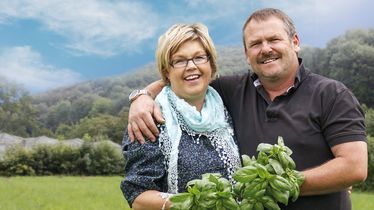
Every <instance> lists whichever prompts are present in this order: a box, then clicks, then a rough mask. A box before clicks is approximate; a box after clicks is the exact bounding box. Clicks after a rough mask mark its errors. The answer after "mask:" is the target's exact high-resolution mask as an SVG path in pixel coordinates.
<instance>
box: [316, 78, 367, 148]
mask: <svg viewBox="0 0 374 210" xmlns="http://www.w3.org/2000/svg"><path fill="white" fill-rule="evenodd" d="M338 85H340V84H339V83H338ZM330 98H331V99H332V100H331V102H330V104H328V105H327V107H326V109H325V110H324V112H323V116H324V117H323V123H322V129H323V132H324V136H325V137H326V139H327V141H328V143H329V145H330V146H331V147H332V146H334V145H337V144H340V143H344V142H349V141H366V134H365V124H364V114H363V111H362V109H361V107H360V104H359V102H358V101H357V99H356V98H355V96H354V95H353V94H352V92H351V91H349V89H347V88H346V87H345V86H344V85H341V87H339V88H337V92H336V94H335V95H333V96H330Z"/></svg>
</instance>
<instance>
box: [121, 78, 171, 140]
mask: <svg viewBox="0 0 374 210" xmlns="http://www.w3.org/2000/svg"><path fill="white" fill-rule="evenodd" d="M164 86H165V84H164V82H163V81H162V80H158V81H155V82H153V83H151V84H149V85H148V86H147V87H146V88H145V89H146V90H147V91H148V92H149V93H150V94H151V96H148V95H141V96H139V97H138V98H137V99H136V100H134V101H133V102H132V103H131V105H130V110H129V118H128V125H127V131H128V134H129V137H130V139H131V141H134V140H135V139H137V140H138V141H139V142H140V143H141V144H143V143H144V141H145V139H144V136H145V137H147V138H149V139H150V140H151V141H155V140H156V136H158V134H159V133H158V129H157V126H156V123H155V121H154V120H153V119H155V120H156V121H157V122H159V123H164V122H165V120H164V118H163V117H162V114H161V111H160V107H158V106H157V104H156V103H155V101H154V98H156V96H157V95H158V94H159V93H160V92H161V90H162V88H163V87H164ZM143 135H144V136H143Z"/></svg>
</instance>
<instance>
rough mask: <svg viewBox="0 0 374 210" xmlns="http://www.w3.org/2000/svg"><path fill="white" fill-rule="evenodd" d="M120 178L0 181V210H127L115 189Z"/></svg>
mask: <svg viewBox="0 0 374 210" xmlns="http://www.w3.org/2000/svg"><path fill="white" fill-rule="evenodd" d="M121 179H122V178H121V177H64V176H61V177H59V176H49V177H11V178H4V177H1V178H0V209H1V210H49V209H50V210H52V209H53V210H62V209H63V210H95V209H97V210H103V209H105V210H111V209H113V210H114V209H116V210H118V209H124V210H126V209H130V208H129V207H128V205H127V203H126V201H125V199H124V197H123V195H122V192H121V190H120V188H119V183H120V181H121Z"/></svg>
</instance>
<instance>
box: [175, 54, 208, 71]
mask: <svg viewBox="0 0 374 210" xmlns="http://www.w3.org/2000/svg"><path fill="white" fill-rule="evenodd" d="M203 56H205V57H206V58H205V59H206V60H205V61H204V62H203V63H198V64H196V63H195V61H194V59H196V58H197V57H203ZM177 60H183V61H184V62H186V64H185V65H184V66H180V67H175V65H173V61H171V62H170V63H169V65H170V66H171V67H172V68H174V69H182V68H186V67H187V66H188V64H189V63H190V61H192V63H193V64H194V65H195V66H198V65H201V64H205V63H208V62H209V61H210V55H197V56H195V57H193V58H189V59H177Z"/></svg>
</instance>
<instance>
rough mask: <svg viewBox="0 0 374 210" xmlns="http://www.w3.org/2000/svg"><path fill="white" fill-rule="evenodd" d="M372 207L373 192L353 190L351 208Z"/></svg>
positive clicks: (373, 205)
mask: <svg viewBox="0 0 374 210" xmlns="http://www.w3.org/2000/svg"><path fill="white" fill-rule="evenodd" d="M369 209H374V193H361V192H353V194H352V210H369Z"/></svg>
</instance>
